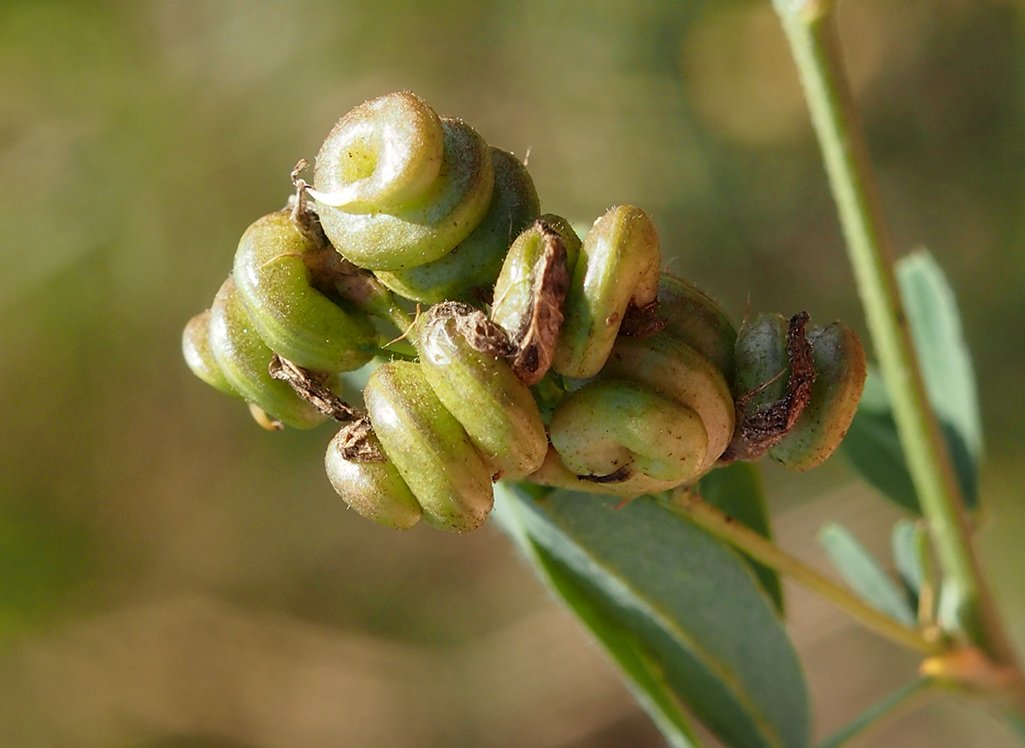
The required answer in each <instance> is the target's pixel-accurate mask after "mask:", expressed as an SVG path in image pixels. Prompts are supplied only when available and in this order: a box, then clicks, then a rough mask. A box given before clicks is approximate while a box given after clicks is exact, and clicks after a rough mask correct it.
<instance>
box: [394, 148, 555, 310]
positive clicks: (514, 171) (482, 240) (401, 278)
mask: <svg viewBox="0 0 1025 748" xmlns="http://www.w3.org/2000/svg"><path fill="white" fill-rule="evenodd" d="M491 162H492V164H493V165H494V169H495V188H494V191H493V192H492V195H491V202H490V204H489V206H488V212H487V213H486V214H485V215H484V218H483V219H482V220H481V222H480V223H479V224H477V226H476V227H475V228H474V229H473V231H472V232H471V233H470V235H469V236H468V237H466V238H465V239H463V241H461V242H460V243H459V244H458V245H456V246H455V248H454V249H452V251H451V252H449V253H448V254H446V255H445V256H444V257H442V258H441V259H439V260H435V261H434V262H429V263H427V264H425V265H419V266H417V267H413V268H409V269H408V270H393V271H384V270H381V271H377V273H376V274H377V277H378V278H380V279H381V282H382V283H384V284H385V285H386V286H388V287H389V288H390V289H392V290H393V291H395V292H396V293H398V294H399V295H401V296H403V297H405V298H407V299H412V300H413V301H420V302H425V303H428V304H437V303H440V302H442V301H446V300H469V301H480V300H481V299H484V298H487V297H489V296H490V295H491V286H492V284H494V282H495V278H496V277H497V276H498V273H499V271H500V270H501V268H502V262H503V260H504V258H505V255H506V251H507V249H508V247H509V245H510V244H511V243H512V241H513V239H514V238H515V237H516V236H517V234H519V233H520V232H521V231H522V230H523V229H524V228H526V226H527V225H528V224H529V223H530V222H531V221H533V220H534V219H535V218H537V215H538V212H539V211H540V206H539V203H538V199H537V192H536V191H535V190H534V182H533V181H532V180H531V178H530V175H529V174H528V173H527V170H526V168H525V167H524V166H523V164H522V163H520V161H519V160H518V159H517V158H516V157H515V156H513V155H512V154H510V153H506V152H505V151H501V150H499V149H497V148H492V149H491Z"/></svg>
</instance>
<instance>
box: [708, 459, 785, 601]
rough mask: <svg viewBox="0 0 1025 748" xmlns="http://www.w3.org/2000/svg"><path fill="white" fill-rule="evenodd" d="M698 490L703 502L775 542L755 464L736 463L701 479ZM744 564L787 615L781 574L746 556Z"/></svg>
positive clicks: (759, 476) (759, 474)
mask: <svg viewBox="0 0 1025 748" xmlns="http://www.w3.org/2000/svg"><path fill="white" fill-rule="evenodd" d="M698 489H699V491H700V493H701V498H702V499H703V500H704V501H705V502H706V503H708V504H711V505H712V506H714V507H716V508H717V509H719V510H720V511H722V512H723V513H724V514H727V515H728V516H730V517H733V518H734V519H735V520H737V521H738V522H740V523H741V524H742V525H744V526H745V527H749V528H751V529H752V530H754V531H755V532H757V533H758V534H759V535H762V536H763V537H766V538H772V529H771V527H770V524H769V509H768V503H767V502H766V500H765V490H764V488H763V486H762V480H761V473H759V471H758V467H757V466H756V465H754V464H753V463H750V462H734V463H731V464H730V465H727V466H726V467H722V468H719V469H717V470H713V471H712V472H711V473H709V474H708V475H706V476H705V477H704V478H702V479H701V481H700V483H699V484H698ZM744 560H745V561H747V562H748V563H749V564H750V565H751V568H752V569H753V570H754V573H755V574H756V575H757V577H758V581H759V582H760V583H761V585H762V587H763V588H765V591H766V592H768V593H769V597H771V598H772V602H773V603H775V605H776V609H777V610H778V611H779V613H780V615H782V614H783V612H784V607H783V586H782V584H780V580H779V574H777V573H776V571H775V570H774V569H772V568H770V567H768V566H765V565H764V564H760V563H758V562H757V561H755V560H754V559H752V558H751V557H750V556H747V555H746V554H745V555H744Z"/></svg>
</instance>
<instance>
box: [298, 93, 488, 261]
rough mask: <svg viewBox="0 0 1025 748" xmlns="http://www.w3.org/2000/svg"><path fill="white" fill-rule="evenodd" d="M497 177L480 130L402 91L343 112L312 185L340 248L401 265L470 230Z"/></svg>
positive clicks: (353, 256)
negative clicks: (437, 111)
mask: <svg viewBox="0 0 1025 748" xmlns="http://www.w3.org/2000/svg"><path fill="white" fill-rule="evenodd" d="M494 180H495V171H494V167H493V165H492V161H491V151H490V149H489V148H488V146H487V144H486V143H485V142H484V139H483V138H481V136H480V135H479V134H477V132H476V131H475V130H473V128H471V127H469V126H468V125H466V124H465V123H464V122H462V121H460V120H456V119H449V118H439V117H438V115H437V114H436V113H435V112H434V110H433V109H431V108H430V107H429V106H428V105H427V104H426V103H425V102H424V101H423V100H421V99H420V98H419V97H417V96H416V95H414V94H412V93H410V92H408V91H406V92H401V93H395V94H389V95H387V96H382V97H380V98H377V99H373V100H371V101H367V102H365V103H363V104H361V105H360V106H358V107H356V108H355V109H353V110H352V111H351V112H349V113H348V114H346V115H345V116H344V117H342V119H340V120H339V121H338V124H336V125H335V127H334V129H333V130H332V131H331V132H330V133H329V134H328V136H327V138H326V139H325V141H324V143H323V145H322V146H321V149H320V152H319V153H318V154H317V163H316V170H315V174H314V184H315V187H316V189H313V190H310V191H309V194H310V195H311V196H312V197H313V198H314V199H315V200H316V201H317V212H318V214H319V215H320V220H321V223H322V225H323V227H324V231H325V233H326V234H327V236H328V238H329V239H330V240H331V243H332V244H333V245H334V246H335V248H336V249H337V250H338V251H339V252H340V253H341V254H342V255H343V256H344V257H346V258H348V259H349V260H351V261H352V262H354V263H355V264H356V265H359V266H360V267H365V268H369V269H371V270H386V271H398V270H406V269H409V268H412V267H416V266H418V265H424V264H426V263H429V262H434V261H436V260H440V259H441V258H442V257H444V256H445V255H446V254H448V253H449V252H450V251H452V249H453V248H454V247H455V246H456V245H457V244H459V243H460V242H462V241H463V240H464V239H466V238H467V236H469V234H470V232H471V231H473V229H474V227H476V226H477V225H478V224H479V223H480V222H481V220H482V219H483V218H484V215H485V213H486V212H487V210H488V205H489V203H490V200H491V195H492V190H493V188H494Z"/></svg>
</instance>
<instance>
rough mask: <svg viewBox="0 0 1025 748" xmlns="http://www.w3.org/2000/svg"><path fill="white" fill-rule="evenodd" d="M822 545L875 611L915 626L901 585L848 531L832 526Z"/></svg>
mask: <svg viewBox="0 0 1025 748" xmlns="http://www.w3.org/2000/svg"><path fill="white" fill-rule="evenodd" d="M819 542H820V543H822V547H823V548H824V549H825V551H826V554H827V555H828V556H829V559H830V561H832V562H833V565H834V566H835V567H836V569H837V571H839V572H840V575H841V576H842V577H843V578H844V579H845V580H846V582H847V584H849V585H850V586H851V588H852V589H853V590H854V591H855V592H857V593H858V594H859V595H860V596H861V597H862V598H864V599H865V601H866V602H868V603H869V604H870V605H872V606H873V607H875V608H877V609H879V610H881V611H882V612H883V613H886V614H887V615H890V616H892V617H893V618H895V619H897V620H898V621H900V622H901V623H905V624H907V625H909V626H914V625H915V614H914V611H912V610H911V607H910V605H908V600H907V598H906V597H905V596H904V594H903V592H901V590H900V588H899V587H898V586H897V584H896V583H895V582H894V581H893V580H892V579H891V578H890V577H889V575H887V573H886V572H885V571H883V569H882V567H880V566H879V564H878V563H877V562H876V560H875V559H874V558H873V557H872V555H871V554H870V553H869V552H868V551H867V550H866V549H865V547H864V546H863V545H861V543H859V542H858V540H857V538H855V537H854V536H853V535H852V534H851V533H850V532H849V531H848V530H847V529H846V528H844V527H843V526H841V525H838V524H836V523H829V524H827V525H826V526H825V527H823V528H822V531H821V532H820V533H819Z"/></svg>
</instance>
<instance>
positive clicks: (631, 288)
mask: <svg viewBox="0 0 1025 748" xmlns="http://www.w3.org/2000/svg"><path fill="white" fill-rule="evenodd" d="M661 258H662V255H661V250H660V249H659V242H658V233H657V231H656V230H655V226H654V224H653V223H652V222H651V219H650V218H649V217H648V215H647V214H646V213H645V212H644V211H642V210H641V209H640V208H636V207H634V206H632V205H620V206H618V207H615V208H611V209H609V211H607V212H606V213H605V214H604V215H603V216H602V217H601V218H599V219H598V220H597V221H595V222H594V225H593V226H591V229H590V230H589V231H588V232H587V235H586V236H585V237H584V242H583V245H582V246H581V249H580V256H579V257H578V259H577V262H576V266H575V267H574V269H573V275H572V278H571V280H570V284H569V291H568V293H567V296H566V304H565V309H564V316H565V320H564V322H563V325H562V334H561V335H560V336H559V342H558V344H557V346H556V349H555V358H554V361H553V368H554V369H555V370H556V371H557V372H558V373H560V374H562V375H563V376H567V377H575V378H581V379H582V378H586V377H592V376H594V375H595V374H597V373H598V371H599V370H600V369H601V367H602V366H603V365H604V363H605V359H606V358H607V357H608V355H609V351H611V350H612V345H613V343H614V342H615V339H616V336H617V335H618V333H619V328H620V325H621V324H622V323H623V319H624V317H625V316H626V314H627V311H628V309H630V308H631V307H632V308H634V309H645V308H647V307H649V306H650V305H651V304H652V303H653V302H654V301H655V300H656V296H657V292H658V277H659V268H660V265H661V262H662V259H661Z"/></svg>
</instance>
